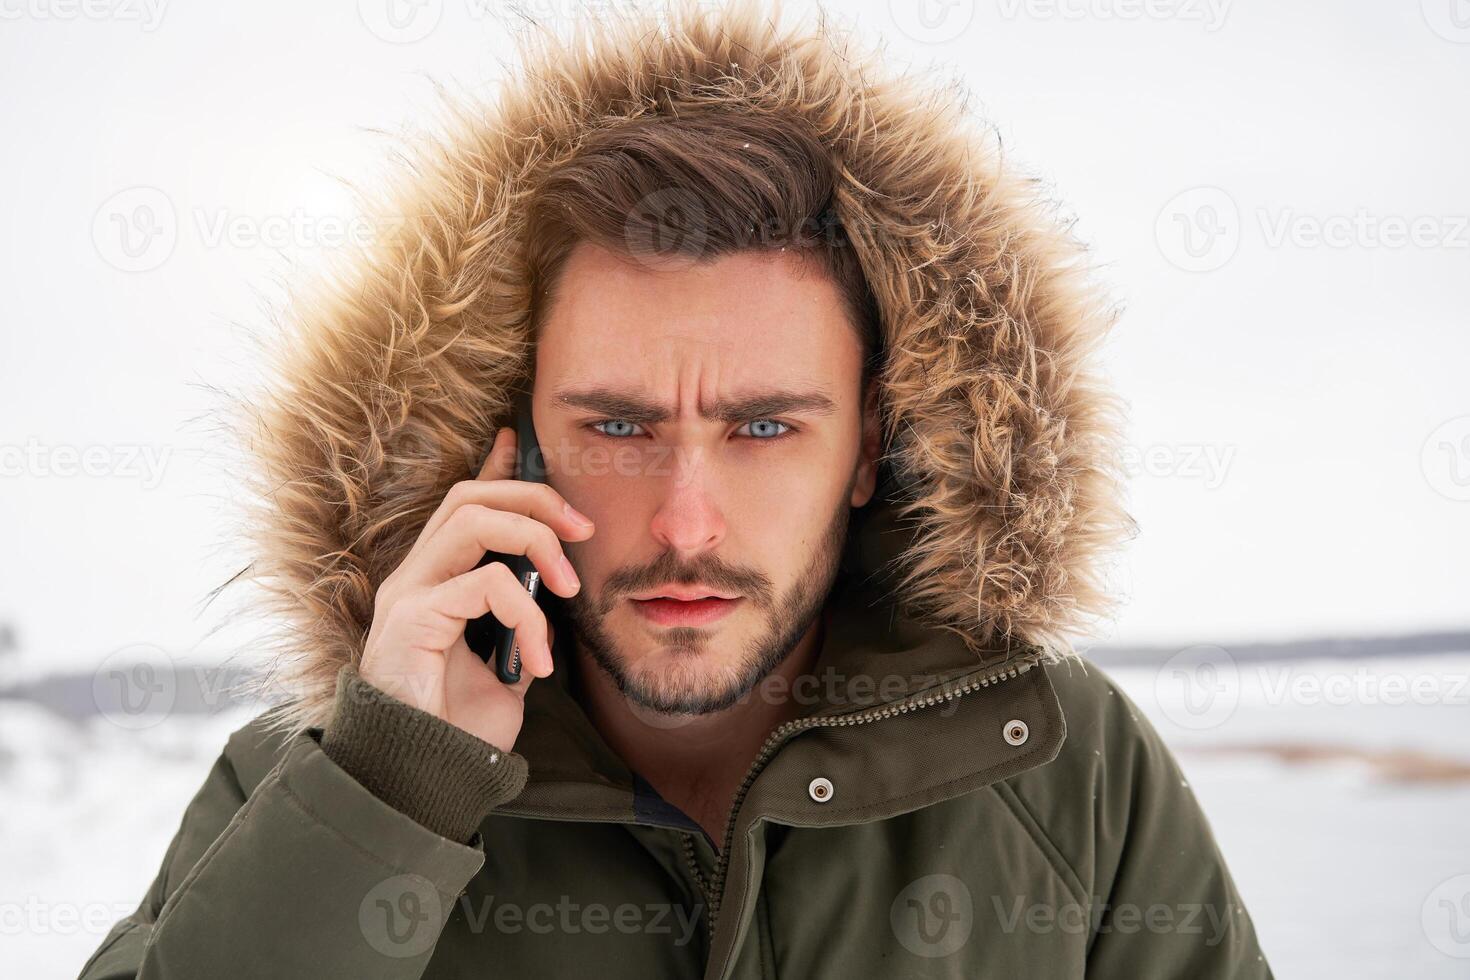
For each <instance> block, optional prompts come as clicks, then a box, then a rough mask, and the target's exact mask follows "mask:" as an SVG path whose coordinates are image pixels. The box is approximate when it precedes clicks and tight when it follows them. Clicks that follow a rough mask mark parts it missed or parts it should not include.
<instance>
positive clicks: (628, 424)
mask: <svg viewBox="0 0 1470 980" xmlns="http://www.w3.org/2000/svg"><path fill="white" fill-rule="evenodd" d="M604 425H612V426H623V427H625V428H626V427H632V428H637V426H638V423H636V422H629V421H626V420H624V419H606V420H604V421H602V422H593V423H592V428H594V429H596V430H597V431H598V432H601V433H602V434H603V435H605V436H612V437H613V438H614V439H624V438H627V437H628V436H630V435H632V433H631V432H627V431H618V432H608V431H606V430H604V429H602V428H601V426H604Z"/></svg>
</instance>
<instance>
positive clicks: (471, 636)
mask: <svg viewBox="0 0 1470 980" xmlns="http://www.w3.org/2000/svg"><path fill="white" fill-rule="evenodd" d="M515 426H516V477H515V478H516V479H518V480H526V481H528V482H531V483H545V482H546V458H545V457H544V456H543V455H542V454H541V445H540V444H539V443H538V442H537V441H536V428H535V426H533V425H532V424H531V398H530V395H528V394H526V393H524V392H523V393H522V394H520V395H519V396H518V397H517V399H516V418H515ZM492 561H499V562H504V563H505V565H506V566H507V567H508V568H509V569H510V570H511V571H512V572H514V573H515V576H516V579H517V580H518V581H519V582H520V583H521V585H523V586H524V587H525V589H526V591H527V592H529V593H531V598H533V599H534V598H536V595H537V593H538V592H539V591H540V587H541V573H540V572H538V571H537V570H536V566H535V565H534V564H533V563H532V562H531V559H530V558H527V557H526V556H525V555H504V554H501V553H500V552H498V551H487V552H485V556H484V557H483V558H481V559H480V562H479V564H477V565H476V566H475V567H476V568H481V567H483V566H485V565H488V564H490V563H491V562H492ZM464 640H465V644H466V645H467V646H469V648H470V649H471V650H473V651H474V652H475V654H476V655H477V656H478V657H479V658H480V659H481V660H483V661H485V663H487V664H489V663H491V662H492V660H493V663H494V666H495V676H496V677H498V678H500V680H501V681H502V682H504V683H506V684H514V683H516V682H517V681H519V680H520V679H521V649H520V646H519V645H517V643H516V631H515V630H514V629H512V628H511V627H509V626H506V625H504V624H502V623H501V622H500V620H498V619H496V618H495V616H494V614H492V613H486V614H485V615H483V616H477V617H476V618H474V619H471V620H469V621H468V622H466V623H465V628H464Z"/></svg>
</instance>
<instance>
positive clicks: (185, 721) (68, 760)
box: [0, 648, 1470, 980]
mask: <svg viewBox="0 0 1470 980" xmlns="http://www.w3.org/2000/svg"><path fill="white" fill-rule="evenodd" d="M1215 651H1216V648H1194V652H1192V653H1189V654H1188V655H1187V656H1184V657H1183V658H1182V659H1181V658H1175V660H1171V661H1170V662H1169V663H1167V664H1164V665H1162V666H1160V667H1146V666H1129V667H1117V668H1109V672H1110V673H1111V674H1112V675H1113V676H1114V677H1115V678H1116V679H1117V680H1118V681H1119V683H1120V684H1121V685H1122V686H1123V688H1124V689H1125V690H1126V691H1127V693H1128V694H1129V696H1130V697H1132V698H1133V699H1134V700H1135V701H1136V702H1137V703H1138V705H1139V706H1140V708H1141V709H1142V710H1143V712H1144V713H1145V715H1146V716H1147V717H1148V718H1149V719H1150V720H1151V721H1152V722H1153V723H1154V724H1155V725H1156V726H1157V727H1158V728H1159V730H1160V731H1161V732H1162V733H1163V734H1164V736H1165V737H1166V738H1167V739H1168V740H1169V742H1170V743H1171V744H1172V745H1173V746H1174V748H1175V750H1176V752H1177V753H1178V756H1179V759H1180V762H1181V764H1182V765H1183V766H1184V769H1185V771H1186V775H1187V776H1188V778H1189V780H1190V782H1191V784H1192V785H1193V787H1194V789H1195V791H1196V793H1197V794H1198V795H1199V797H1200V799H1201V801H1202V802H1203V804H1204V806H1205V809H1206V812H1207V813H1208V814H1209V815H1210V818H1211V821H1212V823H1213V824H1214V827H1215V831H1216V835H1217V836H1218V838H1219V840H1220V844H1221V847H1222V848H1223V850H1224V851H1225V854H1226V856H1227V858H1228V859H1229V861H1230V865H1231V868H1232V871H1233V873H1234V875H1235V878H1236V881H1237V884H1238V885H1239V886H1240V889H1241V892H1242V894H1243V895H1244V897H1245V900H1246V903H1247V906H1248V907H1249V908H1250V910H1251V912H1252V914H1253V916H1254V918H1255V920H1256V924H1257V927H1258V929H1259V931H1260V934H1261V939H1262V943H1263V945H1264V947H1265V949H1266V953H1267V955H1268V956H1269V957H1270V959H1271V961H1272V964H1273V967H1274V968H1275V971H1276V973H1277V975H1278V976H1280V977H1283V978H1286V977H1307V978H1311V977H1340V976H1353V977H1385V978H1387V977H1393V978H1402V977H1411V976H1412V977H1415V978H1422V980H1435V978H1441V977H1443V978H1449V977H1465V976H1467V975H1470V833H1467V826H1470V821H1467V817H1470V768H1467V767H1470V684H1467V677H1470V654H1467V655H1451V656H1437V657H1423V658H1415V659H1404V658H1396V659H1392V660H1388V659H1376V660H1356V661H1346V660H1345V661H1317V662H1279V661H1278V662H1263V663H1249V664H1247V663H1242V664H1236V663H1234V662H1233V661H1231V660H1230V659H1229V658H1228V657H1223V658H1222V657H1221V656H1220V654H1218V653H1217V652H1215ZM251 714H253V711H251V710H250V709H247V708H230V709H228V710H226V711H223V712H221V713H219V714H216V715H212V716H211V715H194V716H187V715H175V716H174V717H171V718H169V719H167V720H166V721H164V722H162V723H160V724H157V725H154V726H151V727H142V728H138V729H136V730H133V729H128V728H122V727H119V726H118V725H117V724H115V723H114V722H112V721H109V720H108V719H106V718H103V717H95V718H92V719H89V720H86V721H84V722H81V723H80V724H78V723H74V722H70V721H65V720H62V719H60V718H58V717H57V716H55V715H53V714H51V713H50V712H49V711H47V710H46V709H43V708H40V707H37V706H35V705H32V704H28V703H26V702H0V794H3V799H4V804H3V806H0V869H3V871H0V962H3V963H4V964H5V965H4V967H3V969H0V973H3V974H4V975H5V976H15V977H71V976H75V975H76V973H77V971H78V970H79V969H80V968H81V965H82V963H83V962H84V961H85V959H86V958H87V956H88V955H89V954H90V953H91V951H92V950H93V949H94V948H95V947H96V946H97V944H98V943H99V942H100V941H101V939H102V937H103V936H104V935H105V934H106V932H107V930H108V928H109V927H110V925H111V924H112V922H113V921H114V920H116V919H117V918H120V917H121V916H123V915H126V914H127V913H128V912H130V911H131V910H132V909H133V907H134V906H135V905H136V904H137V902H138V899H139V897H140V896H141V895H142V893H143V890H144V889H145V887H146V886H147V884H148V882H149V881H150V880H151V878H152V875H153V873H154V871H155V870H156V868H157V866H158V862H159V860H160V858H161V856H162V854H163V851H164V848H165V847H166V845H167V843H168V841H169V839H170V838H171V837H172V835H173V833H174V830H175V829H176V827H177V825H178V819H179V815H180V813H181V812H182V811H183V808H184V806H185V805H186V804H187V802H188V801H189V799H190V797H191V796H192V795H193V793H194V791H195V790H196V789H197V787H198V784H199V782H200V780H201V779H202V778H203V777H204V774H205V772H206V771H207V770H208V768H209V766H210V764H211V763H212V761H213V759H214V757H215V756H216V754H217V753H218V752H219V749H220V747H221V746H222V744H223V742H224V739H225V736H226V735H227V734H228V733H229V732H230V731H231V730H233V729H234V728H236V727H238V726H239V725H240V724H243V723H244V722H245V721H246V720H247V719H248V718H249V717H250V716H251ZM1222 750H1227V751H1222ZM1287 756H1296V757H1305V758H1307V760H1308V761H1305V762H1293V761H1286V757H1287Z"/></svg>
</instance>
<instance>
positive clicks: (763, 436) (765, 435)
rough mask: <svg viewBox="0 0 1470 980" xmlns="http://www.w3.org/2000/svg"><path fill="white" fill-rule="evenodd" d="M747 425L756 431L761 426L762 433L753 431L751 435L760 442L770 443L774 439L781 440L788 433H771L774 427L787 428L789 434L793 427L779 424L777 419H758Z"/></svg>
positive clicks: (782, 423) (783, 423)
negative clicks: (756, 427) (755, 428)
mask: <svg viewBox="0 0 1470 980" xmlns="http://www.w3.org/2000/svg"><path fill="white" fill-rule="evenodd" d="M746 425H748V426H751V427H752V429H754V427H755V426H761V427H762V428H761V431H760V432H759V433H757V432H755V431H752V432H751V435H753V436H755V438H756V439H758V440H760V441H762V442H769V441H771V440H772V439H779V438H781V437H782V436H784V435H786V432H773V431H771V429H772V427H773V426H777V425H780V426H785V427H786V430H787V432H789V431H790V429H791V426H789V425H787V424H786V423H785V422H778V421H776V420H775V419H756V420H755V421H753V422H747V423H746ZM741 428H744V426H742V427H741Z"/></svg>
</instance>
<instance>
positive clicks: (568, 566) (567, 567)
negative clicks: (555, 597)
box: [561, 555, 582, 588]
mask: <svg viewBox="0 0 1470 980" xmlns="http://www.w3.org/2000/svg"><path fill="white" fill-rule="evenodd" d="M561 570H562V571H563V572H564V573H565V574H566V576H567V578H569V579H571V580H572V584H573V585H575V586H577V588H581V587H582V580H581V579H579V578H578V577H577V570H576V569H575V568H573V567H572V563H571V562H569V561H567V556H566V555H562V556H561Z"/></svg>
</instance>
